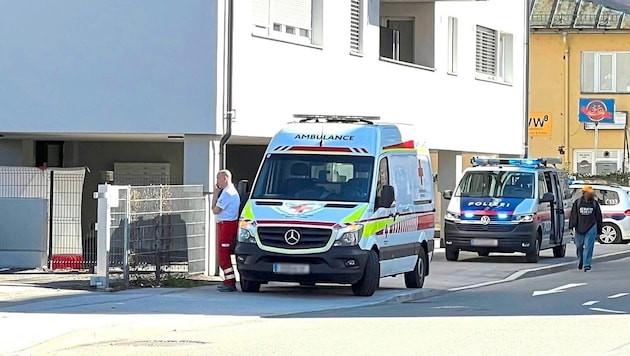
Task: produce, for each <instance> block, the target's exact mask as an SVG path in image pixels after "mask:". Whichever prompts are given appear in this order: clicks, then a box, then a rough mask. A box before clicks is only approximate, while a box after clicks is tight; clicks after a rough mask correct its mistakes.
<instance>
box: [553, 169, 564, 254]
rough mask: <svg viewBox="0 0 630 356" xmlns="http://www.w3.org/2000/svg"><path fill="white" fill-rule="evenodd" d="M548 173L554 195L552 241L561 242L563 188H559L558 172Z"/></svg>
mask: <svg viewBox="0 0 630 356" xmlns="http://www.w3.org/2000/svg"><path fill="white" fill-rule="evenodd" d="M550 174H551V179H552V182H553V196H554V197H555V201H554V204H553V214H554V219H553V228H554V242H555V243H562V236H563V235H564V190H563V189H562V188H561V187H562V186H561V182H560V178H559V177H558V174H557V173H556V172H551V173H550Z"/></svg>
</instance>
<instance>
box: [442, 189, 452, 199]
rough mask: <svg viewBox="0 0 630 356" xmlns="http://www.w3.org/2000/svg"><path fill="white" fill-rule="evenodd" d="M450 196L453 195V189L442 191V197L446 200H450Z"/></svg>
mask: <svg viewBox="0 0 630 356" xmlns="http://www.w3.org/2000/svg"><path fill="white" fill-rule="evenodd" d="M452 197H453V191H452V190H445V191H444V192H443V193H442V198H444V199H446V200H451V198H452Z"/></svg>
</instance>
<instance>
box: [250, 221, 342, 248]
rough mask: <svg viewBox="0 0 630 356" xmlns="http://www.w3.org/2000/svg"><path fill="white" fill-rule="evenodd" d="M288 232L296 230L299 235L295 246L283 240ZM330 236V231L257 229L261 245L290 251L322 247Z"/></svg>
mask: <svg viewBox="0 0 630 356" xmlns="http://www.w3.org/2000/svg"><path fill="white" fill-rule="evenodd" d="M289 230H296V231H297V232H299V233H300V239H299V241H298V243H297V244H295V245H290V244H288V243H287V241H286V240H285V238H284V236H285V234H286V233H287V231H289ZM331 234H332V230H330V229H322V228H310V227H289V226H274V227H268V226H265V227H259V228H258V237H259V238H260V242H261V243H262V244H263V245H265V246H269V247H277V248H285V249H291V250H299V249H309V248H320V247H324V246H326V244H327V243H328V241H329V240H330V235H331Z"/></svg>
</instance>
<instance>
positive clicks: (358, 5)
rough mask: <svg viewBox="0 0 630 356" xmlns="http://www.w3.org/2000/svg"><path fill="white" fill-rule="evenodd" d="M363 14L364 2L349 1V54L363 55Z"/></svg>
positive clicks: (357, 0) (359, 0) (362, 0)
mask: <svg viewBox="0 0 630 356" xmlns="http://www.w3.org/2000/svg"><path fill="white" fill-rule="evenodd" d="M355 10H356V11H355ZM364 12H365V11H364V0H350V54H355V55H361V54H363V28H364V25H363V21H364V20H363V18H364V16H363V13H364ZM355 17H356V18H355ZM355 22H357V23H356V24H355ZM355 26H357V27H356V29H355ZM355 30H356V32H355ZM355 33H356V38H355Z"/></svg>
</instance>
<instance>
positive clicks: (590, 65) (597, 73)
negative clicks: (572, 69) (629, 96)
mask: <svg viewBox="0 0 630 356" xmlns="http://www.w3.org/2000/svg"><path fill="white" fill-rule="evenodd" d="M581 87H582V93H630V52H582V85H581Z"/></svg>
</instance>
